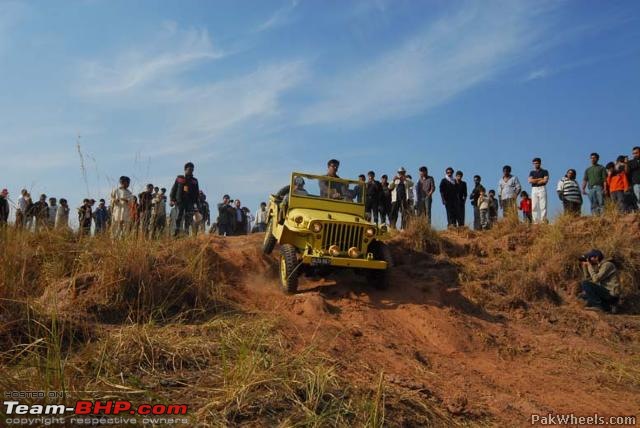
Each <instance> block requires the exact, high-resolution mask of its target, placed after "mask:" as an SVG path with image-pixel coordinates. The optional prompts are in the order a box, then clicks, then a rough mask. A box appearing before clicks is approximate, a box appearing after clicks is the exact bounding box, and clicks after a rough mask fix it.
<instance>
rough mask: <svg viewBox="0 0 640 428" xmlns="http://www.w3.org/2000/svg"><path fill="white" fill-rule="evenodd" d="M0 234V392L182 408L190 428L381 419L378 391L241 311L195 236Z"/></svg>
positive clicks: (226, 276) (222, 272)
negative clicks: (357, 383) (118, 237)
mask: <svg viewBox="0 0 640 428" xmlns="http://www.w3.org/2000/svg"><path fill="white" fill-rule="evenodd" d="M1 233H2V235H1V236H0V239H1V240H2V242H1V244H2V245H1V246H0V247H1V249H0V371H2V372H3V373H4V375H3V376H1V377H0V389H3V390H5V391H21V390H36V391H40V390H42V391H64V392H65V393H66V394H67V398H66V400H65V401H66V402H67V404H71V403H72V402H74V401H75V400H77V399H83V398H85V399H100V400H106V399H129V400H131V401H133V402H134V403H140V402H143V401H151V402H164V403H168V402H172V403H176V402H183V403H189V405H190V412H189V417H190V418H191V423H193V424H194V425H195V424H198V425H199V426H228V425H239V424H247V425H281V426H352V425H354V424H356V425H370V426H382V425H383V424H384V423H385V413H384V406H385V403H384V400H383V398H382V397H383V391H384V385H382V383H380V384H379V385H377V387H372V388H371V389H361V388H360V387H353V386H352V385H350V384H349V383H348V382H346V381H344V380H342V379H341V378H340V376H339V375H338V373H337V372H336V366H335V364H334V362H333V361H331V360H329V359H328V358H327V357H326V356H324V355H323V354H322V353H320V352H318V351H317V350H315V349H314V348H312V347H309V348H305V349H296V350H293V349H291V348H290V344H288V343H287V342H286V341H285V339H284V337H283V336H282V335H281V333H280V331H281V330H280V327H279V325H278V321H277V320H274V319H269V318H265V316H257V315H252V314H246V313H243V312H242V311H241V310H240V309H239V308H238V307H237V305H236V304H234V302H233V301H231V300H230V299H229V298H228V297H227V295H228V290H229V286H228V284H229V282H230V280H231V279H232V277H234V276H235V275H236V274H237V272H231V271H227V269H228V266H225V265H224V264H223V263H222V261H221V258H220V257H219V256H218V255H217V254H216V252H215V251H214V250H213V249H212V247H211V246H210V245H208V244H207V241H206V240H193V239H184V240H178V241H174V240H169V239H166V240H159V241H146V240H142V239H135V238H133V237H131V238H129V239H125V240H121V241H112V240H111V239H109V238H108V237H97V238H93V239H86V238H78V237H76V236H74V235H72V234H65V233H57V232H47V231H45V232H42V233H39V234H32V233H22V232H19V231H16V230H14V229H11V228H9V229H6V230H3V231H1ZM24 401H25V402H28V401H29V400H24Z"/></svg>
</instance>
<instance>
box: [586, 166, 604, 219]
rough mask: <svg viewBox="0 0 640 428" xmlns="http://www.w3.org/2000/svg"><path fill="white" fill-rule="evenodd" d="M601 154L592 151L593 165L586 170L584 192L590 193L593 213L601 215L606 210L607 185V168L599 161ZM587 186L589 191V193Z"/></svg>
mask: <svg viewBox="0 0 640 428" xmlns="http://www.w3.org/2000/svg"><path fill="white" fill-rule="evenodd" d="M599 160H600V155H599V154H597V153H591V166H590V167H589V168H587V169H586V171H585V172H584V178H583V179H582V194H583V195H589V201H590V202H591V214H592V215H593V214H595V215H601V214H602V211H603V210H604V194H605V191H606V187H607V170H606V169H605V167H603V166H602V165H600V164H599V163H598V161H599ZM587 188H588V190H589V192H588V193H587Z"/></svg>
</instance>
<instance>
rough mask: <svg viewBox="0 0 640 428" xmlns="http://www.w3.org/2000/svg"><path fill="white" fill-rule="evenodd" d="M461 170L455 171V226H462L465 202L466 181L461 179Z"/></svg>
mask: <svg viewBox="0 0 640 428" xmlns="http://www.w3.org/2000/svg"><path fill="white" fill-rule="evenodd" d="M462 175H463V174H462V171H456V184H455V188H456V226H458V227H463V226H464V211H465V209H464V208H465V205H464V204H465V203H466V202H467V183H466V182H465V181H462Z"/></svg>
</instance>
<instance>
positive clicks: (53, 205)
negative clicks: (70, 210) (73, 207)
mask: <svg viewBox="0 0 640 428" xmlns="http://www.w3.org/2000/svg"><path fill="white" fill-rule="evenodd" d="M57 213H58V200H57V199H56V198H49V213H48V216H47V227H48V228H49V229H53V228H54V227H55V225H56V214H57Z"/></svg>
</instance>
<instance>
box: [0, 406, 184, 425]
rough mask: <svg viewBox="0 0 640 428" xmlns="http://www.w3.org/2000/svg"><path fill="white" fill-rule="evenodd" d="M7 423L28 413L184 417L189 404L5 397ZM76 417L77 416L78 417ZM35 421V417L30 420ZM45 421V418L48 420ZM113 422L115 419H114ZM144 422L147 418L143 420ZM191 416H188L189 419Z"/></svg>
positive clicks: (85, 420)
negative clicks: (35, 401) (36, 401)
mask: <svg viewBox="0 0 640 428" xmlns="http://www.w3.org/2000/svg"><path fill="white" fill-rule="evenodd" d="M3 404H4V409H3V410H4V415H5V417H6V418H5V423H7V424H9V425H18V424H22V418H26V417H30V418H33V417H38V416H39V417H44V418H46V417H66V421H67V422H70V423H72V424H73V423H74V422H75V423H79V424H92V422H91V421H90V420H91V418H93V417H101V418H104V417H109V416H114V417H115V416H120V417H122V416H130V417H131V418H129V419H127V420H119V423H122V424H128V423H136V422H137V420H134V418H135V417H139V416H142V417H159V416H172V417H178V418H179V417H180V416H184V415H186V414H187V410H188V406H187V405H186V404H147V403H145V404H140V405H137V406H134V405H133V404H132V403H131V402H130V401H76V403H75V405H74V406H73V407H67V406H65V405H63V404H21V403H20V402H19V401H4V403H3ZM69 415H71V416H72V417H71V419H68V417H69ZM74 417H75V418H76V419H77V420H74ZM30 422H33V421H30ZM42 422H45V421H44V420H43V421H42ZM111 422H113V421H111ZM142 422H143V423H144V422H145V420H143V421H142ZM163 422H164V423H172V422H173V423H182V420H175V421H174V420H172V421H168V420H167V421H164V420H163V421H160V420H157V419H154V420H149V423H163ZM186 422H187V420H186V419H185V420H184V423H186ZM107 423H109V422H107Z"/></svg>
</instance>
